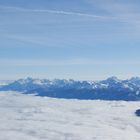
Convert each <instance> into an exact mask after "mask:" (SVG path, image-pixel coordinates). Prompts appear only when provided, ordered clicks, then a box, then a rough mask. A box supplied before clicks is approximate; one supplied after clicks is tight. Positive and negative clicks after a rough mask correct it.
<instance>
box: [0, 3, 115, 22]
mask: <svg viewBox="0 0 140 140" xmlns="http://www.w3.org/2000/svg"><path fill="white" fill-rule="evenodd" d="M0 9H1V10H4V11H11V12H34V13H49V14H58V15H70V16H80V17H87V18H94V19H101V20H108V19H112V20H116V19H117V18H116V17H111V16H99V15H93V14H86V13H80V12H68V11H63V10H48V9H25V8H21V7H11V6H3V5H0Z"/></svg>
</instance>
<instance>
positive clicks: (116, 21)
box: [0, 0, 140, 80]
mask: <svg viewBox="0 0 140 140" xmlns="http://www.w3.org/2000/svg"><path fill="white" fill-rule="evenodd" d="M139 4H140V2H139V1H138V0H135V1H132V0H127V1H126V0H123V1H122V0H118V1H116V0H70V1H69V0H59V1H58V0H51V1H50V0H30V3H29V0H12V1H11V0H0V77H1V79H17V78H22V77H27V76H32V77H38V78H44V77H45V78H51V79H52V78H61V79H62V78H67V79H68V78H74V79H79V80H80V79H86V80H91V79H92V80H96V79H103V78H106V77H108V76H111V75H115V76H118V77H119V78H128V77H131V76H140V71H139V70H140V62H139V60H140V55H139V52H140V46H139V45H140V9H139Z"/></svg>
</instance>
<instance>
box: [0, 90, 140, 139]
mask: <svg viewBox="0 0 140 140" xmlns="http://www.w3.org/2000/svg"><path fill="white" fill-rule="evenodd" d="M139 108H140V102H125V101H91V100H85V101H84V100H83V101H81V100H67V99H53V98H47V97H36V96H33V95H23V94H20V93H13V92H0V140H140V118H139V117H137V116H135V114H134V112H135V110H136V109H139Z"/></svg>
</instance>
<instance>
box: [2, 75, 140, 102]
mask: <svg viewBox="0 0 140 140" xmlns="http://www.w3.org/2000/svg"><path fill="white" fill-rule="evenodd" d="M0 90H1V91H20V92H22V93H24V94H36V95H37V96H48V97H55V98H66V99H91V100H95V99H100V100H125V101H139V100H140V78H138V77H133V78H131V79H128V80H120V79H118V78H117V77H110V78H108V79H106V80H102V81H75V80H72V79H70V80H65V79H63V80H60V79H54V80H48V79H32V78H26V79H19V80H17V81H14V82H12V83H10V84H7V85H3V86H0Z"/></svg>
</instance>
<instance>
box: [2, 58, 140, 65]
mask: <svg viewBox="0 0 140 140" xmlns="http://www.w3.org/2000/svg"><path fill="white" fill-rule="evenodd" d="M69 65H70V66H71V65H77V66H78V65H140V62H139V61H115V60H114V61H113V60H112V61H111V60H91V59H82V58H81V59H80V58H77V59H67V60H50V59H46V60H45V59H0V67H4V66H17V67H18V66H31V67H32V66H69Z"/></svg>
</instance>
